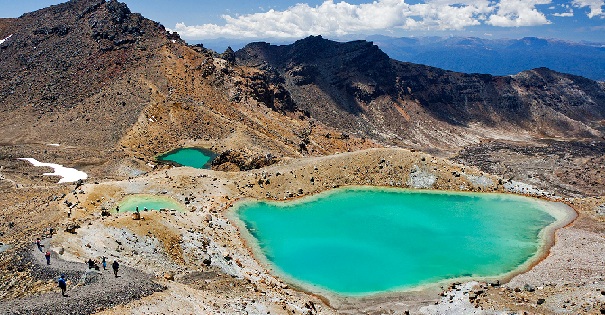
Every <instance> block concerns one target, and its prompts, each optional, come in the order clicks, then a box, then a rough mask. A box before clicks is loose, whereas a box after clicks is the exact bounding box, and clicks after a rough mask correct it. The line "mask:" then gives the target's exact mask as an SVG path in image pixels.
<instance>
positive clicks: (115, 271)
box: [111, 260, 120, 278]
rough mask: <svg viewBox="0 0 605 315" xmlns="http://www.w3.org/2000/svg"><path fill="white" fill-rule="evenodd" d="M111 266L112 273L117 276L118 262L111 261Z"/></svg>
mask: <svg viewBox="0 0 605 315" xmlns="http://www.w3.org/2000/svg"><path fill="white" fill-rule="evenodd" d="M111 268H113V275H114V276H116V278H117V277H118V268H120V264H119V263H118V261H117V260H114V261H113V264H111Z"/></svg>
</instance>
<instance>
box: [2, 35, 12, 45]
mask: <svg viewBox="0 0 605 315" xmlns="http://www.w3.org/2000/svg"><path fill="white" fill-rule="evenodd" d="M12 36H13V34H10V35H8V37H7V38H5V39H0V45H2V44H3V43H4V42H5V41H7V40H8V39H9V38H11V37H12Z"/></svg>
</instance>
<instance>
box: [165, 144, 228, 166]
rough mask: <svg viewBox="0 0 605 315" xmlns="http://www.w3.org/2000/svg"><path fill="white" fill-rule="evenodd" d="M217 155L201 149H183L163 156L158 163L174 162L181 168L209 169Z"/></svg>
mask: <svg viewBox="0 0 605 315" xmlns="http://www.w3.org/2000/svg"><path fill="white" fill-rule="evenodd" d="M214 157H216V154H215V153H213V152H212V151H210V150H206V149H200V148H181V149H176V150H173V151H170V152H168V153H166V154H162V155H160V156H158V157H157V160H158V161H167V162H172V163H175V164H178V165H181V166H190V167H194V168H209V167H210V163H211V162H212V159H214Z"/></svg>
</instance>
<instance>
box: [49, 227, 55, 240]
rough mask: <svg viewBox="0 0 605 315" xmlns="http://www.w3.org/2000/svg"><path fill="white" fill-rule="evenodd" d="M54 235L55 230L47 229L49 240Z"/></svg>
mask: <svg viewBox="0 0 605 315" xmlns="http://www.w3.org/2000/svg"><path fill="white" fill-rule="evenodd" d="M54 233H55V229H53V228H49V229H48V236H49V237H50V238H52V237H53V234H54Z"/></svg>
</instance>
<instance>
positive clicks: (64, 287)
mask: <svg viewBox="0 0 605 315" xmlns="http://www.w3.org/2000/svg"><path fill="white" fill-rule="evenodd" d="M57 283H58V284H59V288H61V295H62V296H67V295H66V294H65V291H66V290H67V281H66V280H65V275H61V277H59V280H57Z"/></svg>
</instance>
